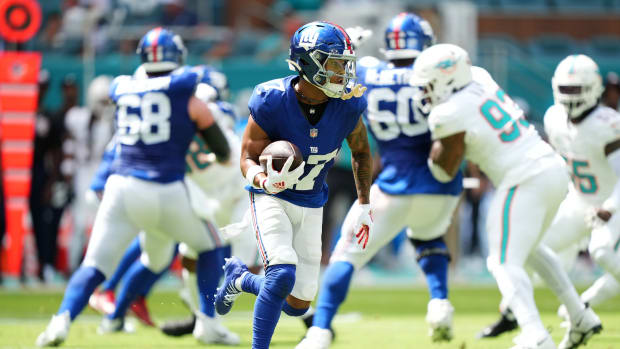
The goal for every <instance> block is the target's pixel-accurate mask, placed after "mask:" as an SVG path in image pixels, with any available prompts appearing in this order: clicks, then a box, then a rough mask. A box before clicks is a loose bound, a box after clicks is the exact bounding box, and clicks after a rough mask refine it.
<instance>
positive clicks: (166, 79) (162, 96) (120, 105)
mask: <svg viewBox="0 0 620 349" xmlns="http://www.w3.org/2000/svg"><path fill="white" fill-rule="evenodd" d="M199 79H200V75H199V74H198V73H196V72H193V71H191V70H189V69H183V68H182V69H179V70H178V71H175V72H173V73H172V74H170V75H166V76H160V77H153V78H133V77H130V76H120V77H118V78H116V79H115V80H114V82H113V83H112V86H111V87H110V98H111V99H112V100H113V101H114V102H115V103H116V106H117V110H116V126H117V133H116V137H117V141H118V143H119V146H120V150H119V153H118V159H117V161H115V162H114V165H113V170H114V172H115V173H117V174H120V175H127V176H133V177H137V178H141V179H144V180H148V181H155V182H161V183H168V182H172V181H176V180H180V179H183V176H184V173H185V153H186V152H187V148H188V146H189V143H190V141H191V140H192V137H194V134H195V133H196V125H195V124H194V122H193V121H192V120H191V119H190V117H189V113H188V111H187V105H188V102H189V99H190V97H192V96H193V94H194V90H195V88H196V85H197V83H198V82H199Z"/></svg>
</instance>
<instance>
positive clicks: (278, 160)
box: [259, 141, 304, 171]
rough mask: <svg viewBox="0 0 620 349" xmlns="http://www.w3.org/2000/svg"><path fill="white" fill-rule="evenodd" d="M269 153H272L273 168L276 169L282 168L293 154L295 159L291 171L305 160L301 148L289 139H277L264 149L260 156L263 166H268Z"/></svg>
mask: <svg viewBox="0 0 620 349" xmlns="http://www.w3.org/2000/svg"><path fill="white" fill-rule="evenodd" d="M269 155H271V159H272V162H271V164H272V166H273V169H274V170H276V171H280V170H282V167H283V166H284V163H285V162H286V159H288V158H289V156H291V155H292V156H294V159H293V164H292V165H291V168H290V169H289V171H292V170H294V169H296V168H297V166H299V165H300V164H301V162H302V161H303V160H304V158H303V155H302V154H301V151H300V150H299V148H297V146H296V145H295V144H293V143H291V142H288V141H275V142H273V143H270V144H269V145H268V146H266V147H265V149H263V152H262V153H261V154H260V157H259V161H260V164H261V166H263V168H266V167H267V156H269Z"/></svg>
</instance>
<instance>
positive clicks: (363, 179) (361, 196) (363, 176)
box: [351, 149, 372, 204]
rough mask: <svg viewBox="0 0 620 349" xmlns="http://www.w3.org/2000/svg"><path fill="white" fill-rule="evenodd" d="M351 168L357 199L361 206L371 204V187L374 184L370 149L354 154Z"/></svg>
mask: <svg viewBox="0 0 620 349" xmlns="http://www.w3.org/2000/svg"><path fill="white" fill-rule="evenodd" d="M351 166H352V167H353V178H354V179H355V188H356V189H357V199H358V201H359V203H360V204H368V203H369V202H370V185H371V184H372V156H371V155H370V149H368V151H367V152H355V153H352V154H351Z"/></svg>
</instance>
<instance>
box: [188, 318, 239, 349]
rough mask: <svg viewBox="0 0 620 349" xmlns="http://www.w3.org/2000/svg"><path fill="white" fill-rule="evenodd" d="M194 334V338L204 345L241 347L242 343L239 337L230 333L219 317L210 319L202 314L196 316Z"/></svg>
mask: <svg viewBox="0 0 620 349" xmlns="http://www.w3.org/2000/svg"><path fill="white" fill-rule="evenodd" d="M193 334H194V338H196V339H197V340H198V341H199V342H201V343H203V344H223V345H239V343H241V339H240V338H239V335H238V334H236V333H233V332H230V330H229V329H227V328H226V327H224V325H222V323H221V322H220V320H219V319H218V318H217V317H215V318H212V317H208V316H206V315H205V314H203V313H200V312H198V313H197V314H196V325H194V332H193Z"/></svg>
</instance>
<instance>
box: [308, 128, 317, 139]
mask: <svg viewBox="0 0 620 349" xmlns="http://www.w3.org/2000/svg"><path fill="white" fill-rule="evenodd" d="M318 135H319V130H318V129H316V128H311V129H310V138H316V136H318Z"/></svg>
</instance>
